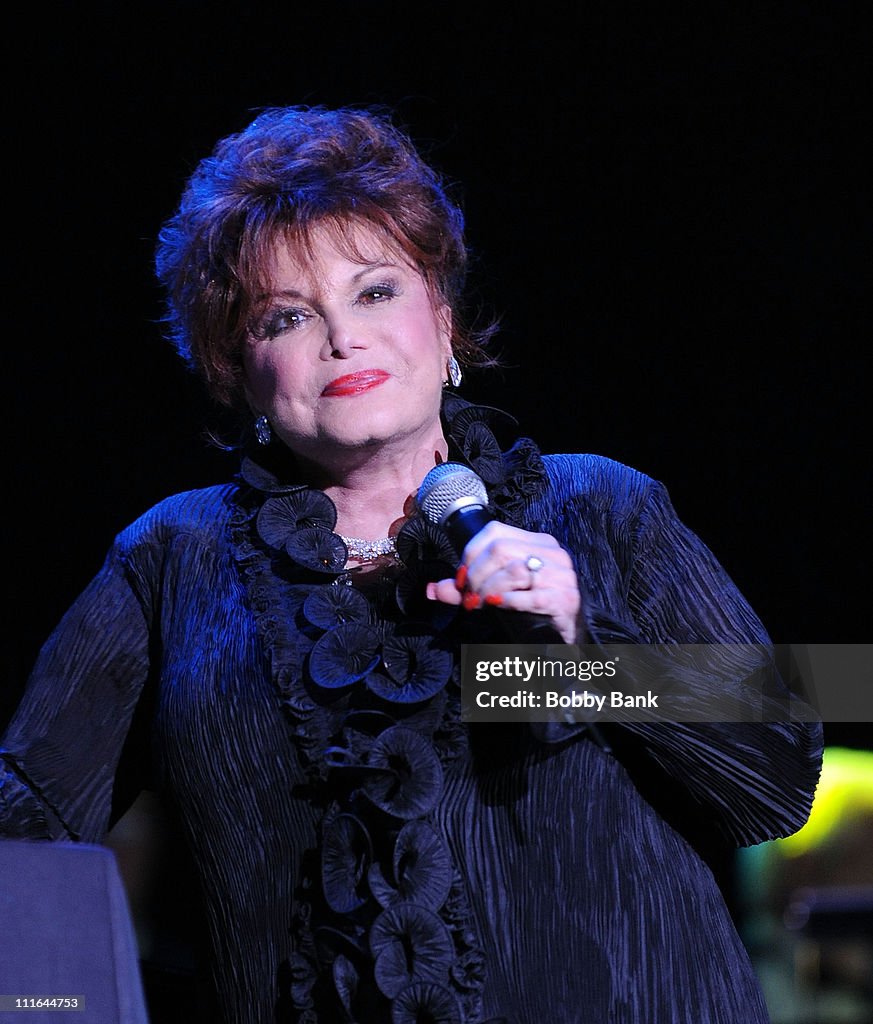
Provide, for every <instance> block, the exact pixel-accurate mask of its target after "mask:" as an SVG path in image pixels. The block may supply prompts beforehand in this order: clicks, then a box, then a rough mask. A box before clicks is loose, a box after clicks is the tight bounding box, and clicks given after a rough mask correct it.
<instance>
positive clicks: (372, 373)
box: [321, 370, 391, 398]
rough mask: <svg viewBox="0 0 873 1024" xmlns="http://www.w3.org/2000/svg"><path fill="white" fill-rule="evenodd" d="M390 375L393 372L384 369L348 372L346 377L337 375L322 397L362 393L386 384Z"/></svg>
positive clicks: (341, 396)
mask: <svg viewBox="0 0 873 1024" xmlns="http://www.w3.org/2000/svg"><path fill="white" fill-rule="evenodd" d="M390 376H391V374H390V373H386V372H385V371H384V370H359V371H358V372H357V373H347V374H346V375H345V376H344V377H337V379H336V380H332V381H331V382H330V383H329V384H326V385H325V387H324V390H323V391H322V392H321V397H322V398H343V397H346V396H348V395H360V394H363V392H364V391H370V390H372V389H373V388H377V387H378V386H379V385H380V384H384V383H385V381H386V380H388V378H389V377H390Z"/></svg>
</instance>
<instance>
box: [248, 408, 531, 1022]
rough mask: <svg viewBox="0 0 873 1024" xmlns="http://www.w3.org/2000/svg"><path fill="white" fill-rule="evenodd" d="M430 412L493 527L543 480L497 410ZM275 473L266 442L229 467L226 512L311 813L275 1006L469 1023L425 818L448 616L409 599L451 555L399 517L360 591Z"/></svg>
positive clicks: (450, 895) (438, 745) (460, 902)
mask: <svg viewBox="0 0 873 1024" xmlns="http://www.w3.org/2000/svg"><path fill="white" fill-rule="evenodd" d="M443 416H444V420H445V423H444V428H445V433H446V437H447V439H448V441H449V447H450V454H449V457H450V458H451V459H453V460H456V461H463V462H465V463H467V464H469V465H470V466H471V468H473V469H474V470H475V471H476V472H477V473H478V474H479V475H480V476H481V477H482V479H483V480H484V481H485V482H486V484H487V485H488V489H489V498H490V503H491V510H492V512H493V514H494V515H495V516H496V517H497V518H499V519H501V520H503V521H507V522H516V523H520V522H521V518H522V512H523V508H524V505H525V504H526V503H527V501H529V500H530V498H531V497H532V496H533V495H535V494H536V493H537V492H538V490H539V489H540V488H542V487H543V486H545V470H544V467H543V464H542V460H541V458H540V455H539V452H538V450H537V448H536V446H535V445H534V444H533V443H532V442H531V441H528V440H526V439H522V440H520V441H517V442H515V443H514V444H511V443H510V444H509V445H507V446H506V447H502V446H501V445H502V444H503V441H504V437H505V436H506V435H507V434H510V433H511V432H512V431H513V428H514V427H515V422H514V420H512V418H511V417H509V416H507V415H506V414H505V413H502V412H500V411H499V410H497V409H489V408H486V407H481V406H472V405H470V404H469V403H466V402H464V401H462V400H461V399H458V398H457V397H456V396H448V397H447V398H446V400H445V402H444V408H443ZM273 449H276V450H273ZM293 479H294V466H293V460H292V459H291V458H290V456H289V454H288V453H287V452H286V451H285V450H284V449H282V447H281V446H278V445H273V446H270V449H268V452H267V454H266V455H265V454H264V453H261V452H259V453H258V457H257V459H255V458H253V457H251V456H247V457H246V458H245V459H244V460H243V464H242V466H241V471H240V488H239V490H238V492H237V495H236V497H235V507H234V511H233V514H232V518H231V539H232V544H233V550H234V554H235V559H236V562H237V566H238V569H239V572H240V575H241V579H242V580H243V582H244V584H245V586H246V590H247V593H248V598H249V603H250V606H251V609H252V612H253V614H254V616H255V620H256V624H257V630H258V634H259V636H260V638H261V641H262V643H263V645H264V647H265V649H266V651H267V653H268V655H269V658H270V661H271V665H272V673H273V677H274V680H275V684H276V688H277V691H278V694H279V699H280V701H281V702H282V704H283V706H284V708H285V710H286V712H287V716H288V719H289V722H290V726H291V729H292V732H293V735H294V737H295V740H296V742H297V743H298V747H299V750H300V752H301V756H302V758H303V762H304V764H305V766H306V769H307V771H308V773H309V776H310V781H311V786H310V791H311V799H312V801H313V802H314V803H315V804H316V805H317V806H319V807H321V809H322V814H323V817H322V822H321V827H320V844H319V849H318V850H312V851H310V852H309V854H308V855H307V858H306V861H307V867H306V870H305V872H304V878H303V881H302V883H301V886H300V888H299V890H298V893H297V901H296V904H295V910H294V918H293V921H292V934H293V936H294V940H295V953H294V955H293V957H292V959H291V961H290V962H289V963H288V964H286V965H285V966H286V970H285V980H284V983H283V988H284V991H283V993H282V1001H281V1004H282V1005H283V1006H284V1007H285V1008H286V1013H287V1015H288V1019H290V1020H294V1021H297V1022H301V1021H305V1022H307V1024H315V1022H316V1021H319V1020H320V1021H322V1022H324V1021H335V1020H347V1021H358V1020H389V1019H390V1020H391V1021H393V1022H403V1021H416V1020H423V1019H427V1020H432V1021H440V1022H445V1024H469V1022H478V1021H481V1019H482V1018H481V994H482V988H483V985H484V978H485V961H484V955H483V953H482V950H481V947H480V944H479V942H478V940H477V938H476V935H475V932H474V930H473V927H472V923H471V922H472V914H471V911H470V907H469V904H468V901H467V897H466V893H465V890H464V886H463V883H462V881H461V877H460V874H459V873H458V871H457V869H456V867H455V866H454V864H453V863H452V858H451V854H450V852H449V850H448V847H447V846H446V844H445V841H444V839H443V838H442V837H441V836H440V835H439V834H438V832H437V831H436V830H435V829H434V828H433V826H432V824H431V821H430V819H431V818H432V815H433V812H434V809H435V808H436V806H437V804H438V802H439V800H440V797H441V794H442V790H443V786H444V776H445V770H446V768H447V766H448V765H449V764H450V763H451V762H452V761H454V760H455V759H456V758H457V757H459V756H460V755H462V754H463V753H464V752H465V750H466V744H467V735H466V730H465V729H464V728H463V725H462V723H461V721H460V686H459V682H460V681H459V668H458V661H457V658H456V653H457V651H458V650H459V645H460V643H461V642H462V641H463V639H464V628H465V620H464V617H463V616H458V614H457V611H456V609H454V608H451V607H449V606H444V605H438V604H435V603H434V602H429V601H427V600H426V599H425V596H424V584H425V582H427V581H428V580H436V579H442V578H445V577H446V576H448V575H451V574H452V573H453V572H454V569H455V566H456V563H457V558H456V556H455V553H454V551H453V550H452V548H451V546H450V545H449V543H448V542H447V540H446V538H445V537H444V536H443V534H442V532H441V531H439V530H436V529H435V528H434V527H433V526H431V524H429V523H428V522H426V521H425V520H424V519H423V518H421V517H414V518H412V519H411V520H410V521H409V522H407V523H406V524H405V525H404V527H403V529H402V530H401V531H400V533H399V535H398V538H397V548H398V553H399V555H400V558H401V559H402V562H403V566H404V568H403V572H402V573H401V575H400V576H399V578H398V579H396V580H395V581H391V582H390V584H386V585H385V586H384V587H383V589H382V590H381V591H380V590H378V589H377V590H375V591H374V592H372V593H367V594H365V593H364V592H362V591H359V590H357V589H355V588H354V587H353V586H351V582H352V581H351V577H350V574H349V573H347V572H345V571H344V566H345V563H346V560H347V557H348V553H347V551H346V548H345V545H344V544H343V542H342V540H341V539H340V538H339V537H338V536H337V535H336V534H335V533H334V532H333V530H334V527H335V525H336V509H335V508H334V506H333V503H332V502H331V501H330V499H329V498H328V497H327V496H326V495H325V494H323V493H322V492H321V491H317V490H314V489H311V488H308V487H306V486H303V485H300V484H295V483H289V482H288V481H293Z"/></svg>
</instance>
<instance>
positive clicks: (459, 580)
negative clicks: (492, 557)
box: [455, 565, 467, 590]
mask: <svg viewBox="0 0 873 1024" xmlns="http://www.w3.org/2000/svg"><path fill="white" fill-rule="evenodd" d="M466 585H467V567H466V565H462V566H461V568H460V569H458V571H457V573H456V574H455V586H456V587H457V588H458V590H463V589H464V587H466Z"/></svg>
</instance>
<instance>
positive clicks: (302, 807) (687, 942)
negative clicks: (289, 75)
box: [0, 108, 820, 1024]
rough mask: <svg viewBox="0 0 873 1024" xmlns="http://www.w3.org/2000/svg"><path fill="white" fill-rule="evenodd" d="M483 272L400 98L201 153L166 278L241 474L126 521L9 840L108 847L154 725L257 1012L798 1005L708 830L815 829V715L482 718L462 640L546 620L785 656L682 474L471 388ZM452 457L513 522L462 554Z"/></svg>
mask: <svg viewBox="0 0 873 1024" xmlns="http://www.w3.org/2000/svg"><path fill="white" fill-rule="evenodd" d="M464 266H465V250H464V242H463V235H462V217H461V214H460V212H459V210H458V209H457V208H456V207H455V206H454V205H453V204H452V203H451V201H450V200H449V199H448V197H447V195H446V193H445V191H444V189H443V187H442V185H441V184H440V181H439V180H438V178H437V176H436V175H435V173H434V172H433V171H432V170H431V169H430V168H428V167H427V166H426V165H425V164H424V163H423V162H422V160H421V158H420V157H419V156H418V154H417V153H416V152H415V150H414V149H413V147H412V145H411V144H410V142H409V141H408V139H407V138H405V137H404V136H403V135H402V134H401V133H400V132H398V131H397V130H396V129H394V128H393V127H392V126H391V125H390V124H389V123H388V122H387V121H386V120H385V119H383V118H382V117H380V116H376V115H372V114H369V113H366V112H361V111H352V110H335V111H330V110H324V109H320V108H316V109H304V108H288V109H276V110H268V111H265V112H264V113H263V114H261V115H260V116H259V117H258V118H257V119H256V120H255V121H254V122H253V123H252V124H251V125H250V126H249V127H248V128H246V129H245V130H244V131H243V132H241V133H240V134H239V135H236V136H231V137H229V138H227V139H225V140H223V141H222V142H220V143H219V145H218V146H217V148H216V150H215V151H214V153H213V155H212V156H211V157H209V158H208V159H206V160H204V161H203V162H202V163H201V164H200V166H199V167H198V168H197V170H196V171H195V173H194V174H193V176H192V177H191V179H190V181H189V183H188V186H187V188H186V191H185V193H184V196H183V198H182V201H181V204H180V206H179V209H178V211H177V213H176V214H175V216H174V217H173V218H172V219H171V220H170V221H169V222H168V224H167V225H166V226H165V229H164V231H163V233H162V235H161V240H160V245H159V249H158V274H159V277H160V278H161V280H162V282H163V283H164V285H165V286H166V288H167V291H168V295H169V322H170V325H171V329H172V333H173V338H174V340H175V343H176V345H177V346H178V348H179V350H180V351H181V352H182V353H183V355H184V356H185V357H186V358H187V359H188V360H189V361H190V362H191V364H192V365H193V366H194V367H195V368H196V369H197V370H198V371H199V373H200V374H201V375H202V377H203V378H204V380H205V381H206V383H207V385H208V387H209V388H210V390H211V392H212V394H213V395H214V396H215V397H216V398H218V399H219V400H220V401H222V402H224V403H225V404H227V405H230V406H236V407H237V408H239V409H240V410H241V411H242V412H243V414H244V419H245V421H246V423H247V424H248V427H249V438H248V443H247V445H246V448H245V452H244V457H243V459H242V465H241V469H240V474H239V477H238V478H237V479H236V480H235V481H234V483H232V484H230V485H227V486H225V487H216V488H209V489H206V490H201V491H194V492H190V493H187V494H181V495H177V496H175V497H172V498H169V499H167V500H166V501H164V502H162V503H161V504H159V505H158V506H156V507H155V508H154V509H152V510H151V511H150V512H148V513H146V515H145V516H143V517H142V518H141V519H140V520H138V521H137V522H136V523H134V524H133V525H132V526H131V527H129V528H128V529H127V530H126V531H124V532H123V533H122V534H121V535H120V536H119V538H118V539H117V541H116V543H115V545H114V546H113V548H112V550H111V551H110V554H109V556H108V559H107V561H106V563H105V565H104V567H103V569H102V570H101V572H100V574H99V575H98V576H97V578H96V579H95V580H94V582H93V583H92V584H91V586H90V587H89V588H88V589H87V590H86V592H85V593H84V594H83V596H82V597H81V598H80V599H79V601H78V602H77V603H76V604H75V605H74V606H73V608H72V609H71V610H70V612H69V613H68V614H67V616H66V617H65V618H64V620H63V621H62V623H61V625H60V626H59V628H58V630H57V631H56V632H55V634H54V635H53V636H52V638H51V639H50V640H49V642H48V644H47V645H46V647H45V649H44V650H43V652H42V654H41V656H40V659H39V662H38V664H37V666H36V669H35V671H34V675H33V678H32V680H31V682H30V685H29V687H28V690H27V694H26V697H25V700H24V702H23V704H22V706H21V708H20V710H19V712H18V714H17V715H16V717H15V719H14V721H13V722H12V724H11V726H10V728H9V731H8V733H7V735H6V737H5V741H4V744H3V753H4V759H5V764H6V772H7V774H6V778H5V781H4V784H3V787H2V790H0V793H2V794H3V796H4V797H5V799H6V804H7V809H6V812H5V825H4V828H5V830H6V832H7V833H11V834H18V835H26V836H29V837H32V838H63V837H72V838H74V839H82V840H89V841H97V842H99V841H100V840H101V838H102V837H103V835H104V833H105V830H106V828H107V825H108V823H109V821H110V816H111V814H112V813H113V808H112V806H111V803H112V799H111V798H112V792H113V786H114V785H115V786H116V790H117V789H118V788H119V787H120V779H119V778H118V777H117V776H118V766H119V760H120V758H121V755H122V747H123V746H124V745H125V744H126V745H127V746H126V749H127V750H130V749H134V750H137V749H140V750H141V749H143V747H142V744H139V745H138V744H137V742H136V739H137V737H138V736H139V734H140V732H141V731H142V732H143V733H144V735H145V736H146V737H147V742H148V744H149V749H151V750H152V751H153V756H152V757H151V758H150V759H146V758H140V760H139V763H137V764H135V765H134V766H133V767H134V768H135V769H136V770H138V771H139V772H140V775H141V779H140V781H143V780H146V779H150V778H155V779H156V780H157V785H158V786H159V788H160V791H161V793H162V795H163V797H164V799H165V800H166V801H167V802H168V804H169V805H171V806H172V807H173V808H174V809H175V810H176V811H177V813H178V815H179V818H180V820H181V822H182V825H183V828H184V832H185V837H186V840H187V844H188V847H189V849H190V851H191V856H192V859H193V862H194V864H195V865H196V866H197V869H198V872H199V877H200V882H201V887H202V892H203V898H204V901H205V906H206V911H207V916H208V924H209V930H210V935H211V942H212V964H213V973H214V979H215V986H216V990H217V994H218V1003H219V1006H220V1011H221V1013H222V1014H223V1015H224V1017H225V1019H226V1020H228V1021H233V1022H242V1021H251V1022H256V1021H257V1022H264V1021H270V1020H274V1019H276V1020H282V1021H285V1020H288V1021H306V1022H314V1021H336V1020H349V1021H359V1022H362V1024H370V1022H378V1021H393V1022H402V1021H422V1020H433V1021H440V1022H442V1021H446V1022H448V1021H457V1022H460V1021H464V1022H484V1021H492V1022H494V1021H508V1022H510V1021H511V1022H515V1024H524V1022H531V1021H540V1020H553V1021H562V1022H563V1021H566V1022H571V1021H583V1020H584V1021H621V1022H625V1021H627V1022H646V1024H651V1022H653V1021H664V1022H667V1021H669V1022H671V1024H675V1022H678V1021H688V1022H691V1021H693V1022H695V1024H702V1022H708V1021H712V1022H715V1021H718V1022H727V1021H731V1022H737V1024H739V1022H742V1024H749V1022H754V1021H763V1020H766V1012H765V1010H764V1007H763V1002H762V999H761V996H760V993H759V990H758V987H757V984H756V981H755V979H754V977H753V975H752V972H751V968H750V965H749V962H748V959H747V957H746V955H745V952H744V950H743V948H742V946H741V944H740V942H739V939H738V937H737V935H736V932H735V931H734V928H733V926H732V924H731V922H730V920H729V916H728V913H727V910H726V908H725V906H724V903H723V901H722V899H721V897H720V895H719V892H718V888H717V886H716V884H715V882H714V880H713V877H712V875H711V873H710V872H709V870H708V868H707V867H706V865H705V863H704V861H703V859H702V857H701V854H700V852H699V851H700V849H703V848H705V845H706V844H707V843H712V842H713V841H714V840H717V841H719V842H721V843H723V844H725V843H730V844H746V843H756V842H760V841H762V840H764V839H768V838H771V837H774V836H777V835H785V834H788V833H790V832H792V831H794V830H796V829H797V828H798V827H799V826H800V825H801V824H802V823H803V821H804V820H805V818H806V815H807V813H808V810H809V806H810V802H811V797H812V791H813V788H814V785H815V779H816V777H817V772H818V765H819V754H820V735H819V733H818V731H817V730H816V729H815V728H809V727H806V726H802V725H797V724H784V725H779V724H757V725H742V726H740V725H736V724H734V725H713V724H708V725H707V724H701V725H697V726H692V725H687V724H685V725H683V724H660V725H659V724H652V723H629V724H628V725H626V726H620V727H614V728H613V729H612V732H611V734H609V735H607V736H606V738H604V734H603V733H602V732H600V733H598V732H594V731H591V730H588V729H586V728H585V726H584V725H579V726H572V725H568V726H566V727H564V728H557V729H551V730H541V729H538V730H537V731H536V732H535V731H534V730H532V729H529V728H527V727H521V726H518V727H516V726H499V725H496V726H488V727H478V726H476V727H470V726H467V725H465V724H463V723H462V722H461V719H460V714H459V674H458V665H457V659H458V652H459V649H460V645H461V643H463V642H468V641H483V640H487V639H493V638H494V637H495V636H496V635H497V633H496V632H495V631H496V630H497V629H498V626H500V625H501V624H502V625H505V624H506V623H510V624H511V623H512V622H513V621H518V620H513V619H512V616H513V615H514V614H517V613H518V612H535V613H538V614H539V615H541V616H544V617H545V618H546V619H547V620H549V621H550V623H551V626H552V628H553V629H554V630H555V631H556V632H557V633H558V634H560V638H562V639H563V640H564V641H566V642H568V643H572V642H576V641H587V642H595V643H596V642H610V641H621V642H626V643H645V644H661V643H664V644H681V643H686V644H687V643H695V644H704V643H710V644H719V643H721V644H726V643H729V644H764V643H766V642H767V638H766V633H765V631H764V629H763V627H762V626H761V624H760V623H759V622H758V620H757V619H756V617H755V616H754V614H753V613H752V612H751V610H750V609H749V608H748V606H747V605H746V603H745V602H744V600H743V599H742V597H741V596H740V595H739V594H738V592H737V591H736V589H735V588H734V586H733V585H732V583H731V582H730V580H729V579H728V577H727V576H726V574H725V573H724V571H723V570H722V569H721V567H720V566H719V565H718V563H717V562H716V561H715V559H714V558H713V556H712V555H711V554H710V552H709V551H708V550H707V549H706V548H705V547H704V545H703V544H702V543H701V542H700V541H699V540H698V539H697V538H696V537H694V535H693V534H691V533H690V532H689V531H688V530H686V529H685V528H684V527H683V526H682V525H681V524H680V523H679V522H678V520H677V519H676V517H675V515H674V513H673V510H672V508H671V506H670V503H669V501H668V499H667V497H666V494H665V492H664V490H663V488H661V487H660V485H658V484H656V483H655V482H653V481H652V480H650V479H649V478H647V477H645V476H644V475H642V474H640V473H637V472H635V471H633V470H630V469H628V468H626V467H623V466H620V465H618V464H616V463H614V462H611V461H609V460H606V459H602V458H597V457H592V456H574V455H564V456H546V457H542V456H540V454H539V452H538V450H537V449H536V447H535V445H534V444H533V443H532V442H531V441H529V440H526V439H521V440H516V441H512V439H511V437H508V436H507V435H508V432H511V429H512V422H513V421H512V420H511V419H510V418H509V417H507V416H505V415H504V414H502V413H499V412H497V411H496V410H493V409H484V408H478V407H475V406H472V405H470V404H469V403H467V402H465V401H464V400H463V399H461V398H460V396H459V395H458V394H456V393H455V389H457V388H458V386H459V384H460V380H461V367H460V364H462V363H468V364H469V363H476V362H479V363H481V362H483V361H484V357H483V355H482V350H481V348H480V347H479V346H478V344H477V340H476V338H475V336H474V335H473V334H472V333H471V332H470V331H468V330H467V329H466V328H465V327H464V324H463V322H462V319H461V316H460V312H459V310H460V298H461V288H462V284H463V277H464ZM447 385H448V386H449V387H448V389H447ZM445 460H451V461H455V462H461V463H464V464H466V465H469V466H471V467H472V468H473V469H474V470H475V471H476V472H477V474H478V475H479V476H480V477H481V479H482V480H483V481H484V482H485V484H486V486H487V489H488V499H489V508H490V512H491V513H492V515H493V517H494V521H493V522H492V523H490V524H489V525H488V526H487V527H486V528H485V529H483V530H482V531H481V532H479V533H478V534H477V535H476V536H475V537H474V538H473V539H472V540H471V541H470V543H469V544H468V545H467V546H466V548H465V549H464V551H463V555H462V557H461V558H460V560H459V559H458V557H457V555H456V553H455V551H454V550H453V548H452V546H451V544H450V543H449V542H448V540H447V539H446V537H445V536H444V535H443V534H442V533H441V531H440V530H439V529H438V528H437V527H434V526H432V525H431V524H429V523H428V522H427V521H425V520H424V519H423V518H422V517H421V516H420V515H419V514H417V511H416V508H415V501H414V498H415V495H416V493H417V491H418V488H419V486H420V484H421V482H422V479H423V478H424V477H425V475H426V474H427V473H428V471H429V470H431V469H432V468H433V467H434V466H436V465H438V464H440V463H441V462H443V461H445ZM128 760H129V759H128V758H127V757H125V758H124V759H123V760H122V765H123V767H124V769H125V771H127V770H128V769H129V766H128V765H127V763H126V762H127V761H128ZM115 810H116V811H117V810H118V808H115Z"/></svg>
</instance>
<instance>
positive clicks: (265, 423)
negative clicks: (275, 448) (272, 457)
mask: <svg viewBox="0 0 873 1024" xmlns="http://www.w3.org/2000/svg"><path fill="white" fill-rule="evenodd" d="M255 437H257V439H258V444H263V445H268V444H269V443H270V442H271V441H272V440H273V431H272V429H271V428H270V421H269V420H268V419H267V417H266V416H259V417H258V418H257V419H256V420H255Z"/></svg>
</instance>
